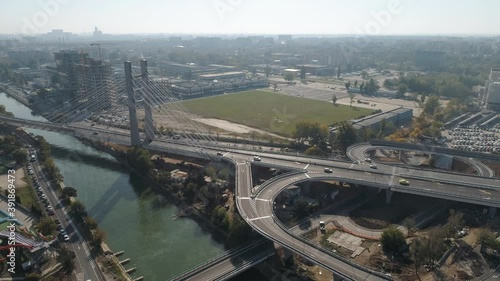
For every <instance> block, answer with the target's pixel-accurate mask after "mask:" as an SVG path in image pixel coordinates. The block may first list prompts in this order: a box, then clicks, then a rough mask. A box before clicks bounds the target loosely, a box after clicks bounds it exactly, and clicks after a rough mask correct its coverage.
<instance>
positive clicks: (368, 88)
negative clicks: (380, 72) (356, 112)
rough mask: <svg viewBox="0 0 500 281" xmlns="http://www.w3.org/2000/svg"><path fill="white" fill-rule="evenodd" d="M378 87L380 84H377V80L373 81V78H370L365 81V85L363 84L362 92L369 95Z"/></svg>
mask: <svg viewBox="0 0 500 281" xmlns="http://www.w3.org/2000/svg"><path fill="white" fill-rule="evenodd" d="M379 89H380V86H379V85H378V82H377V81H375V80H374V79H373V78H371V79H370V81H368V83H366V85H365V88H364V93H365V94H369V95H370V94H373V93H375V92H376V91H378V90H379Z"/></svg>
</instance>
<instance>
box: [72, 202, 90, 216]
mask: <svg viewBox="0 0 500 281" xmlns="http://www.w3.org/2000/svg"><path fill="white" fill-rule="evenodd" d="M69 209H70V211H71V212H72V213H73V214H74V215H75V216H76V217H78V218H82V217H85V216H87V209H86V208H85V205H83V203H82V202H80V201H75V202H73V203H71V205H70V206H69Z"/></svg>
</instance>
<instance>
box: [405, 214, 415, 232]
mask: <svg viewBox="0 0 500 281" xmlns="http://www.w3.org/2000/svg"><path fill="white" fill-rule="evenodd" d="M403 226H404V227H405V228H406V229H407V231H408V233H407V234H408V235H407V236H408V237H409V236H410V234H411V233H412V232H413V230H414V229H415V226H416V222H415V219H414V218H412V217H408V218H406V219H405V220H404V221H403Z"/></svg>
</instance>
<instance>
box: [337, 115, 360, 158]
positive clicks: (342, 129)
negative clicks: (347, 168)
mask: <svg viewBox="0 0 500 281" xmlns="http://www.w3.org/2000/svg"><path fill="white" fill-rule="evenodd" d="M356 139H357V136H356V130H355V129H354V127H353V126H352V124H351V123H349V122H341V123H340V124H339V125H338V126H337V134H336V144H337V146H338V147H339V148H340V149H341V150H342V151H346V149H347V148H348V147H349V146H351V145H353V144H354V143H356Z"/></svg>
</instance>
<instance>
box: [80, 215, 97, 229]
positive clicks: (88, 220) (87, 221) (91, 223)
mask: <svg viewBox="0 0 500 281" xmlns="http://www.w3.org/2000/svg"><path fill="white" fill-rule="evenodd" d="M83 221H84V222H85V224H86V225H87V227H88V228H89V229H90V230H94V229H97V222H96V221H95V219H93V218H92V217H86V218H85V219H84V220H83Z"/></svg>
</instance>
